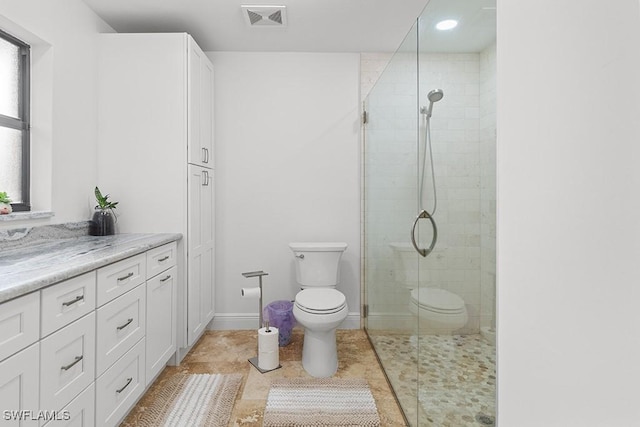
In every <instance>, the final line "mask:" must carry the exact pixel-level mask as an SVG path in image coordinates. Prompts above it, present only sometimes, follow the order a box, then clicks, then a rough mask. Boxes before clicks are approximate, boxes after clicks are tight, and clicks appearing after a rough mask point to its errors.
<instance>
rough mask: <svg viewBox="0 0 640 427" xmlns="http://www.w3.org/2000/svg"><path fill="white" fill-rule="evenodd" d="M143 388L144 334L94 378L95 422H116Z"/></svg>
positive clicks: (104, 423)
mask: <svg viewBox="0 0 640 427" xmlns="http://www.w3.org/2000/svg"><path fill="white" fill-rule="evenodd" d="M143 391H144V338H143V339H141V340H140V341H138V343H137V344H136V345H134V346H133V348H132V349H131V350H129V351H128V352H127V353H126V354H125V355H124V356H122V357H121V358H120V359H119V360H118V361H117V362H116V363H115V364H114V365H113V366H112V367H111V368H109V369H107V371H106V372H105V373H104V374H102V376H101V377H100V378H98V379H97V380H96V425H98V426H115V425H117V424H118V423H119V422H120V421H121V420H122V418H124V416H125V415H126V414H127V412H128V411H129V409H131V407H132V406H133V404H134V403H135V402H136V401H137V400H138V397H140V395H141V394H142V392H143Z"/></svg>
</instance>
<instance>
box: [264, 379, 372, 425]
mask: <svg viewBox="0 0 640 427" xmlns="http://www.w3.org/2000/svg"><path fill="white" fill-rule="evenodd" d="M379 425H380V417H378V410H377V408H376V402H375V401H374V400H373V395H372V394H371V390H369V384H368V383H367V381H366V380H364V379H360V378H313V379H309V378H281V379H275V380H273V382H272V383H271V388H270V389H269V396H268V397H267V407H266V409H265V412H264V424H263V427H275V426H278V427H284V426H291V427H293V426H296V427H298V426H299V427H302V426H376V427H377V426H379Z"/></svg>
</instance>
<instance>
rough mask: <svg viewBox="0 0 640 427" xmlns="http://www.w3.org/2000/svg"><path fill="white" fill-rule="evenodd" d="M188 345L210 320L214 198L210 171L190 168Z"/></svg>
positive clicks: (212, 288)
mask: <svg viewBox="0 0 640 427" xmlns="http://www.w3.org/2000/svg"><path fill="white" fill-rule="evenodd" d="M188 181H189V207H188V212H189V226H188V232H187V234H188V236H187V240H188V260H187V313H188V314H187V341H188V344H189V345H192V344H193V343H194V342H195V340H196V339H197V338H198V337H199V336H200V334H201V333H202V331H203V330H204V328H205V327H206V326H207V323H209V321H210V320H211V319H212V318H213V307H214V304H213V302H214V283H213V282H214V280H213V279H214V250H213V237H214V236H213V233H214V222H213V221H214V219H213V212H214V205H213V203H214V197H213V174H212V171H210V170H207V169H204V168H200V167H197V166H193V165H190V166H189V180H188Z"/></svg>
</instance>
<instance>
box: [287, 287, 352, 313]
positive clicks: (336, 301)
mask: <svg viewBox="0 0 640 427" xmlns="http://www.w3.org/2000/svg"><path fill="white" fill-rule="evenodd" d="M295 305H296V306H297V307H298V308H299V309H300V310H302V311H304V312H307V313H310V314H320V315H322V314H333V313H337V312H338V311H340V310H342V309H343V308H344V307H345V306H346V305H347V299H346V297H345V296H344V294H343V293H342V292H340V291H338V290H336V289H331V288H322V289H304V290H302V291H300V292H298V294H297V295H296V300H295Z"/></svg>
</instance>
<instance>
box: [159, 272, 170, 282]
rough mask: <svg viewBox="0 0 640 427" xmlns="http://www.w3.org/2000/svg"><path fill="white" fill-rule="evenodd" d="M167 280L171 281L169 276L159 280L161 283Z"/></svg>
mask: <svg viewBox="0 0 640 427" xmlns="http://www.w3.org/2000/svg"><path fill="white" fill-rule="evenodd" d="M169 279H171V275H170V274H169V275H168V276H167V277H165V278H164V279H160V281H161V282H166V281H167V280H169Z"/></svg>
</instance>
